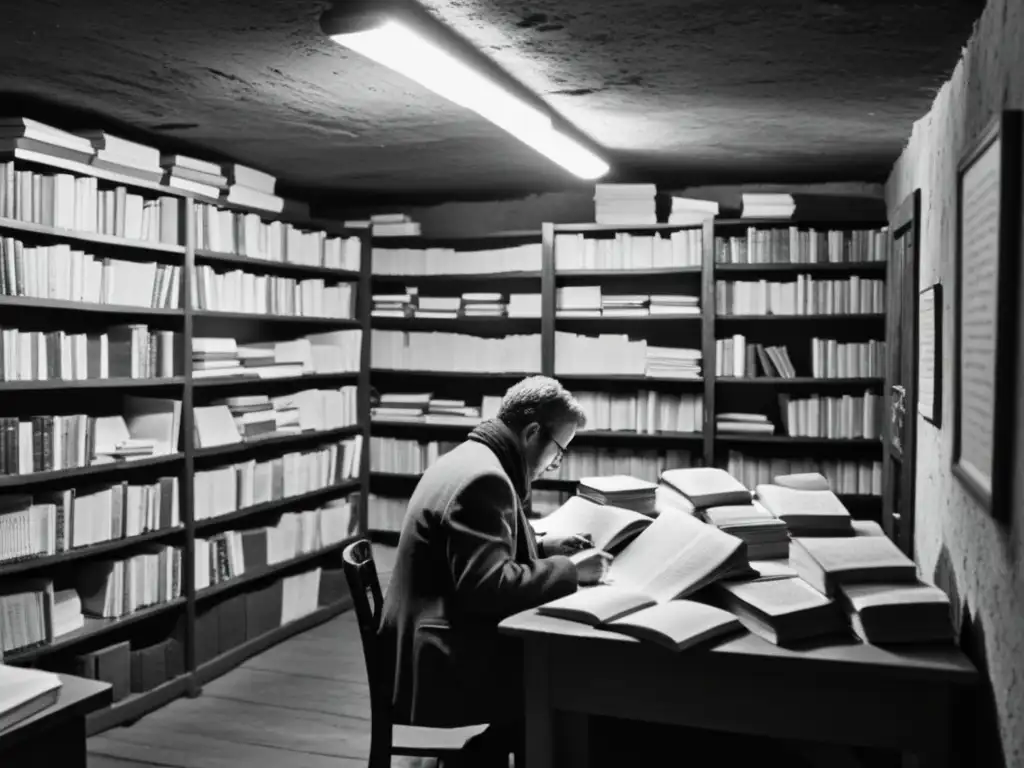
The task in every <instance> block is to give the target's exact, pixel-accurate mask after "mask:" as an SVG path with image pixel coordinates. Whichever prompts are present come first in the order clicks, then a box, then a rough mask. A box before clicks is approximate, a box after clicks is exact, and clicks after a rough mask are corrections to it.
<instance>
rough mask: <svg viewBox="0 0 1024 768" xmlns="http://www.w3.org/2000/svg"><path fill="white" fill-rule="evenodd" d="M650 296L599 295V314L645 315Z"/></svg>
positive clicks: (609, 315) (617, 315) (606, 315)
mask: <svg viewBox="0 0 1024 768" xmlns="http://www.w3.org/2000/svg"><path fill="white" fill-rule="evenodd" d="M650 299H651V297H650V296H648V295H646V294H642V293H640V294H626V295H619V296H601V314H602V315H603V316H604V317H647V316H648V315H649V314H650V312H649V311H648V309H647V305H648V303H649V302H650Z"/></svg>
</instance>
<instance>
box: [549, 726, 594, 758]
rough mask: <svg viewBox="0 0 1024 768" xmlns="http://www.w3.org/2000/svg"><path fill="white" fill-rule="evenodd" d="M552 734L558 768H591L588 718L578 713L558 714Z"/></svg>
mask: <svg viewBox="0 0 1024 768" xmlns="http://www.w3.org/2000/svg"><path fill="white" fill-rule="evenodd" d="M556 715H557V716H556V718H555V720H554V724H555V728H554V730H553V732H552V734H551V735H552V738H553V740H554V745H553V746H554V750H555V754H557V756H558V758H557V760H556V762H555V764H556V765H557V766H558V767H559V768H563V766H564V768H591V766H590V717H589V716H588V715H584V714H580V713H579V712H558V713H556Z"/></svg>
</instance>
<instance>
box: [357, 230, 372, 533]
mask: <svg viewBox="0 0 1024 768" xmlns="http://www.w3.org/2000/svg"><path fill="white" fill-rule="evenodd" d="M360 241H361V247H360V255H359V282H358V284H357V289H356V292H357V294H358V295H357V296H356V307H357V312H358V319H359V326H360V327H361V328H362V341H361V348H360V350H359V352H360V355H359V378H358V383H359V391H358V402H359V408H358V411H359V414H358V419H359V423H360V426H361V427H362V429H361V431H360V434H361V435H362V437H363V444H362V447H361V449H360V455H359V509H358V514H359V522H358V525H359V530H358V533H359V535H361V536H365V535H366V533H367V531H369V525H370V520H369V515H370V426H371V424H370V366H371V365H372V362H373V354H372V352H373V350H372V349H371V339H372V332H371V330H370V316H371V309H372V307H373V285H372V278H373V232H372V229H371V228H369V227H367V229H366V231H365V233H363V234H362V235H361V236H360Z"/></svg>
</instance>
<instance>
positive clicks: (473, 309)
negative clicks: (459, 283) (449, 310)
mask: <svg viewBox="0 0 1024 768" xmlns="http://www.w3.org/2000/svg"><path fill="white" fill-rule="evenodd" d="M421 301H422V300H421ZM462 314H463V315H465V316H466V317H503V316H504V314H505V297H504V295H503V294H500V293H493V292H487V293H464V294H462Z"/></svg>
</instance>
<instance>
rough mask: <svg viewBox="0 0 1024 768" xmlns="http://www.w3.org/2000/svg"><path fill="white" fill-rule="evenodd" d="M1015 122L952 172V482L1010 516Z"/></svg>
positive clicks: (1008, 119)
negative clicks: (954, 231) (954, 184)
mask: <svg viewBox="0 0 1024 768" xmlns="http://www.w3.org/2000/svg"><path fill="white" fill-rule="evenodd" d="M1021 174H1022V167H1021V113H1020V112H1018V111H1006V112H1003V113H1002V114H1000V115H998V116H997V117H996V119H995V120H994V121H993V122H992V123H991V124H990V125H989V126H988V128H987V129H986V130H985V131H984V132H983V133H982V134H981V136H979V137H978V139H977V140H976V141H975V143H974V144H973V145H972V146H971V147H970V148H969V149H968V151H967V152H965V153H964V156H963V158H962V159H961V161H960V166H959V168H958V171H957V235H956V288H955V293H954V296H955V299H954V307H955V315H956V316H955V329H956V344H955V358H954V365H953V375H954V404H953V405H954V407H953V473H954V474H955V475H956V476H957V478H959V480H960V482H961V483H963V485H964V486H965V487H966V488H967V490H968V491H969V492H970V493H971V495H972V496H974V497H975V498H976V499H977V500H978V502H979V503H981V504H982V505H983V506H984V507H985V508H986V509H988V510H989V511H990V512H991V514H992V515H993V516H995V517H997V518H1000V519H1008V517H1009V515H1010V505H1011V498H1010V496H1011V493H1012V483H1013V471H1014V457H1013V443H1014V429H1015V425H1016V417H1015V407H1016V403H1015V402H1014V400H1015V394H1016V393H1015V390H1016V376H1017V311H1018V310H1017V292H1018V288H1019V279H1018V278H1019V274H1020V272H1019V266H1018V265H1019V260H1020V254H1021V250H1020V249H1021Z"/></svg>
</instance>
